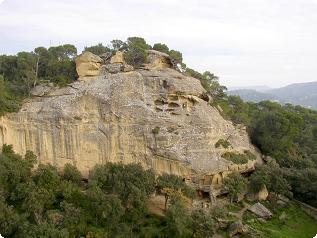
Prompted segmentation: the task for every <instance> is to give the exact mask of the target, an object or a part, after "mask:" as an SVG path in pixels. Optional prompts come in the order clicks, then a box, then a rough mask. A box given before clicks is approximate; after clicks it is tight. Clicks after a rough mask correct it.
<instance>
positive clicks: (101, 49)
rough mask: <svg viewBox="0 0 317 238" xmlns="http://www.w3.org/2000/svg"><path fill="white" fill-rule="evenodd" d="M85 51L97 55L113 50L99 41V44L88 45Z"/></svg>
mask: <svg viewBox="0 0 317 238" xmlns="http://www.w3.org/2000/svg"><path fill="white" fill-rule="evenodd" d="M84 51H89V52H91V53H93V54H95V55H102V54H104V53H107V52H111V50H110V49H109V47H106V46H104V45H103V44H102V43H98V44H97V45H93V46H90V47H87V46H86V47H85V50H84Z"/></svg>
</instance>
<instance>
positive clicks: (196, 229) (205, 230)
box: [191, 210, 216, 237]
mask: <svg viewBox="0 0 317 238" xmlns="http://www.w3.org/2000/svg"><path fill="white" fill-rule="evenodd" d="M191 221H192V225H191V227H192V230H193V234H192V237H212V236H213V235H214V233H215V230H216V229H215V224H214V220H213V217H212V216H211V215H210V213H207V212H205V211H203V210H194V211H193V212H192V214H191Z"/></svg>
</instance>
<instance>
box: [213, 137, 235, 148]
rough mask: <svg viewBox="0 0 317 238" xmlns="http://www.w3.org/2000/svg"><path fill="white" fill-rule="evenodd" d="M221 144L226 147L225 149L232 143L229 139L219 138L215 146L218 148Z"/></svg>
mask: <svg viewBox="0 0 317 238" xmlns="http://www.w3.org/2000/svg"><path fill="white" fill-rule="evenodd" d="M220 146H222V147H223V148H225V149H228V148H229V147H230V146H231V144H230V142H229V141H228V140H224V139H219V140H218V141H217V142H216V144H215V147H216V148H219V147H220Z"/></svg>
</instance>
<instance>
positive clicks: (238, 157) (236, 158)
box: [221, 150, 256, 164]
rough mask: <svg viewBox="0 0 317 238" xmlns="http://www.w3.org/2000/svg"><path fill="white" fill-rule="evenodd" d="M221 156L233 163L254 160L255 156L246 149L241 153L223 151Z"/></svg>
mask: <svg viewBox="0 0 317 238" xmlns="http://www.w3.org/2000/svg"><path fill="white" fill-rule="evenodd" d="M221 156H222V158H225V159H226V160H229V161H231V162H233V163H235V164H246V163H248V161H249V160H255V159H256V157H255V155H254V154H252V153H251V152H250V151H248V150H246V151H244V153H243V154H241V153H236V152H225V153H224V154H222V155H221Z"/></svg>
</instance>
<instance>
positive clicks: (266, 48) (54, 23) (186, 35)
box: [0, 0, 317, 87]
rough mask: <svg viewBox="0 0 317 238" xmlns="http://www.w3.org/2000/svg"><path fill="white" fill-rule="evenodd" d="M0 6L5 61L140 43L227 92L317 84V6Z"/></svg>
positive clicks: (275, 2) (14, 0)
mask: <svg viewBox="0 0 317 238" xmlns="http://www.w3.org/2000/svg"><path fill="white" fill-rule="evenodd" d="M0 2H1V3H0V32H1V37H0V54H15V53H16V52H18V51H23V50H24V51H31V50H33V49H34V48H35V47H37V46H40V45H41V46H46V47H48V46H52V45H58V44H63V43H71V44H74V45H76V46H77V47H78V48H79V49H80V50H81V49H82V48H83V47H84V46H85V45H92V44H96V43H98V42H102V43H104V44H106V43H107V42H109V41H110V40H111V39H125V38H126V37H128V36H142V37H144V38H145V39H146V40H147V41H148V42H149V43H151V44H153V43H155V42H164V43H166V44H167V45H169V46H170V48H174V49H177V50H179V51H181V52H183V57H184V59H185V62H186V63H187V65H188V66H190V67H192V68H195V69H197V70H200V71H205V70H210V71H212V72H214V73H216V74H217V75H219V77H220V79H221V82H222V83H223V84H225V85H228V86H247V85H264V84H265V85H268V86H271V87H278V86H283V85H287V84H290V83H295V82H308V81H316V80H317V77H316V75H317V14H316V13H317V0H200V1H197V0H173V1H172V0H134V1H132V0H89V1H87V0H4V1H3V0H2V1H1V0H0Z"/></svg>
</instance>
